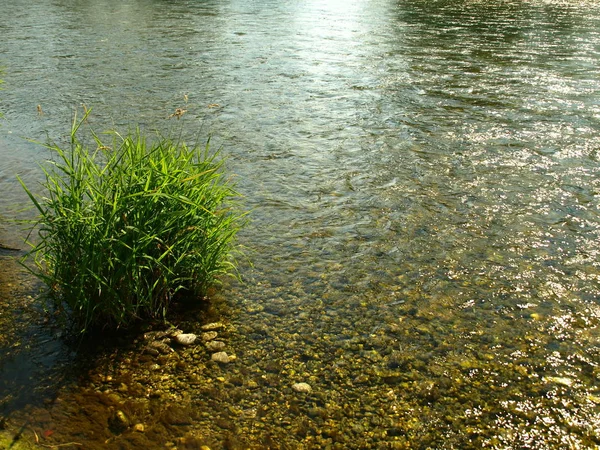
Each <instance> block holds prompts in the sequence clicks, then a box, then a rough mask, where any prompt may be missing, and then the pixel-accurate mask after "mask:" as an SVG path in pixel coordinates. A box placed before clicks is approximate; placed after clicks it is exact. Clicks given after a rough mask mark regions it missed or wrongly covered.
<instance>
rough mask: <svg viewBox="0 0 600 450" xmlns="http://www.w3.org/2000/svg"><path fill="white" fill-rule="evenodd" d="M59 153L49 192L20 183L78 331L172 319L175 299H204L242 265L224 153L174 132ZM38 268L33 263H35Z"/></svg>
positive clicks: (48, 279)
mask: <svg viewBox="0 0 600 450" xmlns="http://www.w3.org/2000/svg"><path fill="white" fill-rule="evenodd" d="M84 120H85V117H84V119H83V120H81V121H77V119H75V121H74V123H73V127H72V131H71V143H70V147H69V148H67V149H63V148H61V147H59V146H58V145H48V146H47V147H48V148H49V149H50V150H51V151H52V152H53V153H54V155H55V157H54V160H53V161H52V162H51V165H50V167H44V166H42V170H43V172H44V175H45V182H44V183H43V188H44V190H45V195H44V197H43V198H38V197H37V196H35V195H34V194H33V193H32V191H31V190H30V189H28V188H27V186H25V184H23V182H22V181H21V180H19V181H21V184H22V185H23V187H24V189H25V190H26V192H27V194H28V195H29V197H30V199H31V201H32V202H33V204H34V205H35V208H37V211H38V212H39V220H38V222H37V226H36V228H35V229H36V230H37V233H38V235H39V236H38V239H37V240H35V241H36V242H35V243H33V244H32V249H31V251H30V252H29V256H30V257H33V258H34V261H35V264H34V265H33V269H32V270H33V271H34V273H35V274H36V275H37V276H39V277H40V278H41V279H42V280H43V281H44V282H45V283H46V284H47V286H48V287H49V288H50V294H51V298H52V299H53V300H54V303H55V306H57V307H58V308H59V310H60V311H62V312H64V313H66V314H67V316H68V317H70V318H72V319H73V323H74V325H75V326H76V327H77V330H79V331H81V332H86V331H88V330H90V329H91V328H94V327H97V326H101V327H105V326H108V327H111V328H115V327H121V326H126V325H128V324H130V323H131V322H133V321H136V320H138V319H143V318H165V317H166V315H167V312H168V310H169V306H170V305H171V303H172V302H173V301H175V300H176V299H178V298H180V297H181V296H183V295H185V296H187V297H190V296H192V297H195V298H197V299H199V300H200V299H202V298H203V297H204V296H205V295H206V293H207V290H208V288H209V287H211V286H212V285H214V284H216V283H218V282H219V277H220V276H221V275H223V274H227V273H231V272H232V271H234V270H235V263H234V259H233V258H232V255H233V253H234V252H235V251H236V248H237V247H236V244H235V237H236V233H237V232H238V230H239V229H240V227H241V226H242V224H243V215H242V214H241V213H239V212H238V211H237V206H238V205H237V200H236V199H237V194H236V192H235V190H234V186H233V184H232V182H231V180H229V179H228V178H226V177H225V174H224V171H223V160H222V159H220V158H219V156H218V153H211V152H210V149H209V144H208V143H207V144H206V146H193V147H190V146H187V145H185V144H184V143H182V142H177V141H173V140H171V139H167V138H162V137H159V138H157V139H156V140H155V141H154V142H152V143H150V142H149V140H147V139H146V138H145V137H144V136H143V135H142V133H140V131H139V130H138V131H136V132H134V133H131V134H129V135H127V136H126V137H122V136H120V135H119V134H117V133H113V134H112V143H111V145H110V146H106V145H105V144H104V143H103V142H101V140H100V139H99V138H98V136H97V135H94V138H93V141H94V144H95V147H96V148H95V149H90V148H89V147H88V146H87V145H85V144H83V143H82V142H81V141H80V140H79V139H78V137H77V135H78V130H79V128H80V126H81V125H82V123H83V121H84ZM30 266H31V265H30Z"/></svg>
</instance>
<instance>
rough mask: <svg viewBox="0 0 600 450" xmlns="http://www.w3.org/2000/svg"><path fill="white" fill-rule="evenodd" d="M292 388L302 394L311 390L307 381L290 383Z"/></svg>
mask: <svg viewBox="0 0 600 450" xmlns="http://www.w3.org/2000/svg"><path fill="white" fill-rule="evenodd" d="M292 389H293V390H294V391H296V392H300V393H302V394H308V393H309V392H311V391H312V388H311V387H310V384H308V383H295V384H293V385H292Z"/></svg>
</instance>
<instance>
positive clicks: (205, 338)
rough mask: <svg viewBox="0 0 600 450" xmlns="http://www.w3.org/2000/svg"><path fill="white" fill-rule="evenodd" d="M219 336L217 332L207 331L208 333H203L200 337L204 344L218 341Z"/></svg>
mask: <svg viewBox="0 0 600 450" xmlns="http://www.w3.org/2000/svg"><path fill="white" fill-rule="evenodd" d="M217 336H218V333H217V332H216V331H207V332H206V333H202V334H201V335H200V337H201V338H202V340H203V341H204V342H208V341H212V340H213V339H216V338H217Z"/></svg>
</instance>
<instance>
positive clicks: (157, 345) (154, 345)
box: [147, 341, 173, 355]
mask: <svg viewBox="0 0 600 450" xmlns="http://www.w3.org/2000/svg"><path fill="white" fill-rule="evenodd" d="M152 350H156V351H157V352H159V353H161V354H163V355H168V354H169V353H171V352H173V349H172V348H171V347H169V346H168V345H167V344H165V343H164V342H162V341H153V342H150V345H149V347H148V349H147V351H148V353H151V354H153V352H152Z"/></svg>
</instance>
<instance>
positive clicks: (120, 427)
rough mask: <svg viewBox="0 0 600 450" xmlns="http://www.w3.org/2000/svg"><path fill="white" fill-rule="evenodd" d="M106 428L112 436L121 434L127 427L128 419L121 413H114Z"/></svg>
mask: <svg viewBox="0 0 600 450" xmlns="http://www.w3.org/2000/svg"><path fill="white" fill-rule="evenodd" d="M108 426H109V428H110V430H111V431H112V432H113V433H114V434H121V433H122V432H123V431H125V430H126V429H127V427H129V419H127V416H126V415H125V413H124V412H123V411H120V410H119V411H115V413H114V414H113V415H112V416H111V417H110V418H109V420H108Z"/></svg>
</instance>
